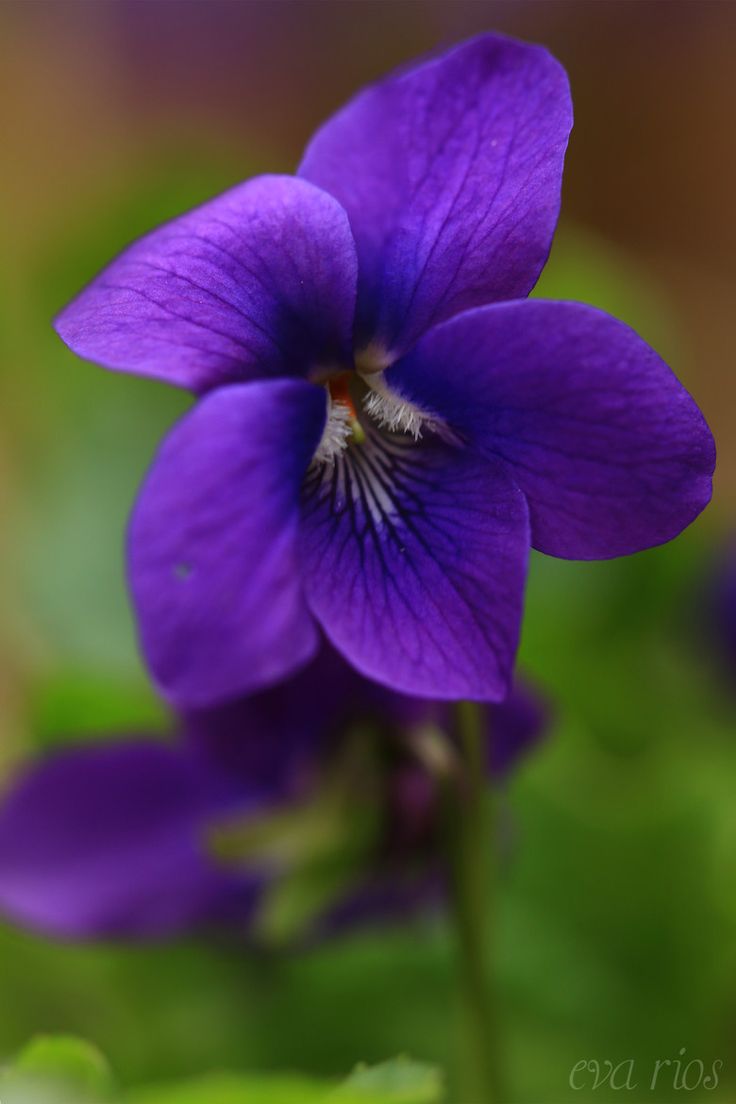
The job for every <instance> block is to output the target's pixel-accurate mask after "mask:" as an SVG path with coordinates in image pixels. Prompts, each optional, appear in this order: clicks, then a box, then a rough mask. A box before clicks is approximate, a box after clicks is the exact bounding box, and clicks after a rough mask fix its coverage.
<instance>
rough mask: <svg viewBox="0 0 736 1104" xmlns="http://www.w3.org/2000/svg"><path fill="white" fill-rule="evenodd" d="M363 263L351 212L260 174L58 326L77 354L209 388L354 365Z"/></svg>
mask: <svg viewBox="0 0 736 1104" xmlns="http://www.w3.org/2000/svg"><path fill="white" fill-rule="evenodd" d="M356 273H357V262H356V257H355V247H354V244H353V239H352V236H351V234H350V228H349V226H348V220H347V217H346V215H345V212H344V211H343V210H342V208H341V207H340V205H339V203H337V202H336V201H335V200H334V199H333V198H332V197H331V196H329V195H327V194H326V193H325V192H322V191H320V189H319V188H315V187H314V186H313V185H311V184H308V183H307V182H306V181H303V180H298V179H296V178H295V177H290V176H261V177H256V178H255V179H254V180H249V181H246V183H244V184H239V185H238V186H237V187H235V188H232V189H231V190H230V191H228V192H225V193H224V194H223V195H221V196H218V197H217V198H216V199H213V200H210V202H209V203H205V204H203V205H202V206H201V207H197V208H196V210H194V211H190V212H188V213H187V214H185V215H181V216H180V217H179V218H175V219H173V220H172V221H171V222H169V223H166V225H165V226H162V227H160V228H159V229H157V230H153V231H152V232H151V233H150V234H147V235H146V236H145V237H143V238H141V239H140V240H139V241H137V242H135V243H134V244H133V245H131V246H129V247H128V249H126V250H125V251H124V252H123V253H121V254H120V256H119V257H118V258H117V259H116V260H114V261H112V263H111V264H109V265H108V267H107V268H106V269H104V270H103V271H102V272H101V273H100V274H99V276H97V277H96V278H95V279H94V280H93V281H92V283H91V284H89V285H88V286H87V287H86V288H85V289H84V291H82V292H81V293H80V294H79V295H78V296H77V298H76V299H74V301H73V302H72V303H70V304H69V306H68V307H66V308H65V309H64V310H63V311H62V312H61V314H60V315H59V316H58V318H57V319H56V330H57V332H58V334H59V335H60V337H61V338H62V339H63V340H64V341H65V342H66V344H67V345H69V347H70V348H71V349H73V350H74V352H75V353H78V354H79V355H80V356H83V357H87V358H88V359H90V360H95V361H97V363H98V364H102V365H104V366H105V367H106V368H115V369H121V370H123V371H127V372H137V373H139V374H140V375H144V376H153V377H155V378H157V379H162V380H164V381H166V382H167V383H173V384H176V385H178V386H180V387H187V388H189V389H190V390H192V391H197V392H202V391H207V390H209V389H211V388H213V387H217V386H221V385H222V384H226V383H239V382H244V381H246V380H248V379H256V378H262V377H273V376H306V375H308V374H309V373H310V372H312V371H314V370H315V369H316V370H318V371H323V370H324V369H325V368H330V367H333V366H334V365H336V364H338V365H339V364H343V363H345V362H346V361H349V360H350V356H351V353H350V341H351V332H352V324H353V312H354V308H355V286H356Z"/></svg>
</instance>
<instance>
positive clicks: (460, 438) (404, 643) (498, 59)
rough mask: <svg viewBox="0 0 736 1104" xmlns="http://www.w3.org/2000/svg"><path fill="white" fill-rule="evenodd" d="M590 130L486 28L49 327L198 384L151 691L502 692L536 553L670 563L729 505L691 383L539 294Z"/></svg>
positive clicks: (71, 341)
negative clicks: (324, 662) (293, 677)
mask: <svg viewBox="0 0 736 1104" xmlns="http://www.w3.org/2000/svg"><path fill="white" fill-rule="evenodd" d="M571 124H572V109H571V103H570V96H569V89H568V83H567V78H566V76H565V73H564V70H563V69H562V68H561V66H560V65H559V64H558V63H557V62H556V61H555V60H554V59H553V58H552V57H551V56H550V55H549V54H548V53H547V52H546V51H545V50H544V49H542V48H540V47H536V46H529V45H526V44H523V43H520V42H515V41H512V40H510V39H505V38H501V37H497V36H495V35H482V36H480V37H479V38H476V39H473V40H471V41H469V42H467V43H465V44H463V45H460V46H458V47H456V48H454V49H452V50H450V51H448V52H447V53H445V54H444V55H442V56H439V57H437V58H434V59H432V60H429V61H426V62H423V63H421V64H419V65H417V66H414V67H407V68H404V69H403V70H401V71H400V72H398V73H397V74H394V75H392V76H389V77H388V78H386V79H385V80H383V81H381V82H379V83H377V84H375V85H373V86H371V87H369V88H367V89H366V90H364V91H362V92H361V93H359V94H358V95H357V96H356V97H355V98H354V99H353V100H352V101H351V102H350V103H349V104H348V105H347V106H346V107H344V108H343V109H342V110H341V111H339V112H338V113H337V114H336V115H335V116H334V117H333V118H332V119H330V120H329V121H328V122H327V123H326V124H325V125H324V126H323V127H322V128H321V129H320V130H319V131H318V132H317V133H316V135H315V136H314V137H313V139H312V141H311V142H310V144H309V146H308V147H307V150H306V153H305V155H304V158H303V160H302V163H301V166H300V168H299V170H298V175H297V176H295V177H288V176H264V177H259V178H256V179H254V180H251V181H249V182H247V183H245V184H241V185H239V186H238V187H235V188H233V189H232V190H231V191H229V192H227V193H225V194H224V195H222V196H220V197H219V198H217V199H214V200H212V201H211V202H209V203H206V204H205V205H204V206H202V207H200V208H198V209H197V210H195V211H192V212H190V213H189V214H186V215H183V216H182V217H180V218H177V219H175V220H174V221H172V222H170V223H168V224H167V225H165V226H163V227H161V228H160V229H158V230H155V231H153V232H152V233H151V234H149V235H148V236H147V237H145V238H143V239H142V240H140V241H139V242H137V243H135V244H134V245H132V246H131V247H130V248H129V249H127V250H126V251H125V252H124V253H123V254H122V255H121V256H119V257H118V258H117V259H116V260H115V261H113V262H112V263H111V264H110V266H109V267H108V268H107V269H105V270H104V271H103V272H102V274H101V275H99V276H98V277H97V278H96V279H95V280H94V281H93V282H92V283H91V284H90V285H89V286H88V287H87V288H86V289H85V290H84V291H83V292H82V293H81V294H80V295H79V296H78V298H77V299H75V300H74V301H73V302H72V303H71V305H70V306H68V307H67V308H66V309H65V310H64V311H63V312H62V313H61V315H60V316H59V318H58V319H57V323H56V326H57V330H58V332H59V334H60V335H61V337H62V338H63V339H64V341H66V342H67V344H68V345H69V346H70V347H71V348H72V349H74V350H75V351H76V352H77V353H79V354H80V355H82V356H85V357H89V358H90V359H92V360H96V361H98V362H99V363H101V364H103V365H105V366H107V367H109V368H113V369H119V370H124V371H129V372H136V373H140V374H143V375H148V376H153V377H156V378H158V379H162V380H166V381H167V382H169V383H172V384H176V385H178V386H182V387H187V388H190V389H191V390H192V391H194V392H195V393H196V394H197V395H198V396H201V398H200V401H199V402H198V403H197V404H196V406H195V408H194V409H193V410H192V411H191V412H190V413H189V414H188V415H187V416H186V417H184V418H183V419H182V421H181V422H180V423H179V424H178V425H177V426H176V427H175V428H174V429H173V431H172V432H171V434H170V435H169V436H168V438H167V439H166V440H165V442H164V443H163V445H162V447H161V449H160V452H159V454H158V456H157V458H156V460H155V463H154V465H153V467H152V469H151V471H150V473H149V475H148V478H147V480H146V482H145V484H144V486H143V489H142V491H141V494H140V497H139V499H138V502H137V505H136V507H135V510H134V513H133V517H132V521H131V526H130V533H129V571H130V584H131V588H132V594H133V598H134V602H135V605H136V608H137V613H138V619H139V625H140V633H141V640H142V646H143V651H144V653H145V655H146V657H147V660H148V663H149V665H150V668H151V670H152V672H153V674H154V676H155V678H156V680H157V682H158V684H159V685H160V687H161V689H162V691H163V692H164V693H165V694H166V695H167V696H168V697H169V698H170V699H171V700H172V701H174V702H176V703H178V704H179V705H185V706H208V705H211V704H213V703H215V702H217V701H221V700H225V699H228V698H233V697H235V696H237V695H238V694H241V693H244V692H249V691H252V690H256V689H259V688H261V687H263V686H266V685H268V684H271V683H273V682H275V681H276V680H277V679H279V678H282V677H284V676H286V675H288V674H289V673H291V672H293V671H294V670H295V669H297V667H298V666H299V665H301V664H303V663H304V662H306V661H307V660H308V659H309V657H310V656H312V655H314V653H315V651H316V649H317V646H318V626H320V625H321V626H322V628H323V629H324V631H325V632H326V634H327V636H328V637H329V638H330V639H331V641H332V642H333V644H335V645H336V646H337V647H338V648H339V649H340V651H341V652H342V653H343V654H344V655H345V656H346V658H347V659H348V660H349V661H350V662H351V663H352V664H353V665H354V666H355V667H356V668H357V669H358V670H360V671H361V672H363V673H364V674H366V675H368V676H370V677H372V678H374V679H376V680H378V681H380V682H382V683H384V684H386V685H388V686H391V687H393V688H395V689H397V690H401V691H404V692H406V693H411V694H420V695H423V696H428V695H431V696H432V697H435V698H443V699H453V698H461V697H469V698H474V699H478V700H498V699H500V698H502V697H503V695H504V694H505V693H506V690H507V687H508V685H509V680H510V677H511V671H512V668H513V662H514V656H515V652H516V647H517V642H518V636H519V627H520V621H521V612H522V601H523V589H524V581H525V575H526V567H527V558H528V553H529V547H530V545H532V546H533V547H535V548H537V549H540V550H541V551H543V552H546V553H548V554H551V555H554V556H561V557H565V558H570V559H598V558H607V557H611V556H618V555H624V554H627V553H631V552H635V551H637V550H639V549H642V548H647V547H649V546H651V545H656V544H659V543H661V542H663V541H667V540H669V539H670V538H672V537H674V536H675V535H676V534H677V533H679V532H680V531H681V530H682V529H683V528H684V527H685V526H687V525H688V524H689V523H690V522H691V521H692V520H693V519H694V518H695V517H696V516H697V515H698V513H699V512H700V511H701V510H702V509H703V507H704V506H705V505H706V503H707V502H708V500H709V497H710V493H711V474H712V471H713V467H714V462H715V461H714V446H713V441H712V437H711V435H710V432H709V430H708V428H707V426H706V424H705V422H704V420H703V418H702V415H701V414H700V411H699V410H698V408H697V406H696V405H695V403H694V402H693V400H692V399H691V398H690V396H689V395H688V393H687V392H686V391H685V390H684V388H683V387H682V386H681V385H680V384H679V383H678V381H677V380H676V378H675V377H674V376H673V375H672V373H671V371H670V369H669V368H668V367H667V366H666V365H665V364H664V363H663V361H662V360H661V359H660V358H659V357H658V356H657V354H656V353H655V352H654V351H653V350H652V349H651V348H649V347H648V346H647V345H646V344H645V343H644V342H643V341H642V340H641V339H640V338H639V337H638V336H637V335H636V334H635V333H633V332H632V331H631V330H630V329H629V328H628V327H627V326H625V325H624V324H623V323H621V322H618V321H616V320H614V319H612V318H610V317H609V316H607V315H605V314H604V313H602V312H601V311H599V310H596V309H594V308H592V307H587V306H583V305H581V304H578V303H554V302H545V301H541V300H536V301H534V300H529V299H527V298H526V296H527V295H528V293H529V292H530V291H531V289H532V288H533V286H534V284H535V282H536V280H537V278H538V276H539V273H540V271H541V269H542V267H543V265H544V263H545V260H546V257H547V254H548V251H549V248H550V243H551V239H552V235H553V232H554V227H555V224H556V220H557V215H558V211H559V200H560V184H561V176H562V166H563V158H564V151H565V148H566V144H567V139H568V134H569V131H570V127H571Z"/></svg>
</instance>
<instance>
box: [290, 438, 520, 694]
mask: <svg viewBox="0 0 736 1104" xmlns="http://www.w3.org/2000/svg"><path fill="white" fill-rule="evenodd" d="M528 544H529V533H528V525H527V513H526V503H525V501H524V497H523V495H522V494H521V492H520V491H519V490H518V488H516V486H515V485H514V484H513V483H512V481H511V480H510V479H509V478H508V476H507V475H506V474H505V473H504V471H503V470H502V469H501V466H500V465H499V464H494V463H489V462H488V461H486V460H484V459H482V458H481V457H478V456H474V455H472V454H470V453H469V452H468V451H466V450H463V449H460V448H454V447H452V446H450V445H445V444H443V443H441V442H439V441H437V440H436V439H435V440H427V441H422V442H420V443H416V442H414V441H413V440H410V439H405V438H383V437H381V436H379V435H378V434H373V433H371V434H370V436H369V439H368V441H367V442H366V443H365V444H364V445H360V446H355V447H352V448H350V449H349V450H348V451H347V453H346V454H343V455H342V456H340V457H338V458H337V460H336V462H335V464H334V466H333V467H331V468H330V467H325V468H322V469H319V468H314V469H313V470H312V472H311V473H310V477H309V478H308V480H307V483H306V484H305V491H304V507H303V521H302V530H301V542H300V547H301V559H302V563H303V569H304V579H305V584H304V585H305V594H306V597H307V601H308V602H309V605H310V608H311V609H312V612H313V613H314V615H315V616H316V617H317V618H318V620H319V621H320V622H321V624H322V626H323V628H324V630H325V632H326V633H327V635H328V637H329V638H330V639H331V641H332V642H333V644H334V645H335V646H336V647H338V648H339V649H340V651H342V653H343V654H344V655H345V656H346V657H347V659H349V660H350V662H351V663H353V664H354V665H355V666H356V667H357V668H358V670H359V671H361V672H362V673H363V674H365V675H368V676H369V677H370V678H374V679H376V680H377V681H379V682H382V683H385V684H386V685H388V686H391V687H393V688H394V689H396V690H400V691H402V692H404V693H407V694H417V695H422V696H425V697H429V698H462V697H470V698H479V699H488V700H496V699H498V698H501V697H503V696H504V694H505V692H506V688H507V684H508V680H509V676H510V673H511V669H512V666H513V661H514V655H515V652H516V646H517V641H518V635H519V625H520V620H521V609H522V600H523V588H524V579H525V574H526V562H527V553H528Z"/></svg>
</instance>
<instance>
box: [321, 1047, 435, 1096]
mask: <svg viewBox="0 0 736 1104" xmlns="http://www.w3.org/2000/svg"><path fill="white" fill-rule="evenodd" d="M442 1093H443V1079H442V1074H441V1073H440V1071H439V1070H438V1069H437V1068H436V1067H435V1066H428V1065H425V1064H424V1063H422V1062H415V1061H413V1060H412V1059H411V1058H407V1057H406V1056H404V1055H400V1056H399V1057H398V1058H391V1059H390V1060H389V1061H388V1062H381V1063H380V1065H377V1066H366V1065H363V1064H361V1065H358V1066H356V1067H355V1069H354V1070H353V1072H352V1073H351V1075H350V1077H349V1078H348V1079H347V1081H346V1082H345V1084H344V1085H342V1086H340V1088H339V1089H337V1090H336V1092H335V1093H333V1095H332V1096H331V1097H330V1104H347V1102H348V1100H349V1101H350V1104H352V1102H353V1100H356V1101H357V1100H361V1099H362V1100H365V1101H370V1102H371V1104H373V1102H375V1104H439V1101H440V1100H441V1099H442Z"/></svg>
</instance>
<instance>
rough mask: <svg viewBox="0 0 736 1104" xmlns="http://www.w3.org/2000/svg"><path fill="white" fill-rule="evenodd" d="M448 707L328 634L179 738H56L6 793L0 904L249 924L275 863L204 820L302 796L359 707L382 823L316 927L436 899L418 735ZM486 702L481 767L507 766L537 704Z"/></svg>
mask: <svg viewBox="0 0 736 1104" xmlns="http://www.w3.org/2000/svg"><path fill="white" fill-rule="evenodd" d="M335 687H337V691H335ZM448 717H449V708H448V707H447V706H443V705H441V704H437V703H432V702H426V701H419V700H417V699H408V698H404V697H403V696H401V695H398V694H394V693H393V692H391V691H388V690H384V689H383V688H382V687H379V686H377V685H376V684H374V683H370V682H368V681H367V680H365V679H362V678H361V677H360V676H359V675H358V674H356V673H355V672H354V671H353V670H352V669H351V668H349V667H348V665H347V664H346V663H345V662H344V661H343V660H342V659H341V658H340V657H339V656H338V655H337V653H334V652H332V651H329V650H327V649H323V650H322V651H321V652H320V653H319V655H318V656H317V658H316V659H315V660H313V661H312V662H311V663H310V664H309V665H308V667H306V668H305V669H304V670H303V671H301V672H300V673H299V674H297V675H296V676H295V677H294V678H292V679H291V680H289V681H288V682H286V683H284V684H283V685H282V686H280V687H278V688H277V689H271V690H266V691H262V692H261V693H259V694H256V695H254V696H252V697H249V698H243V699H241V700H239V701H236V702H233V703H231V704H230V705H228V706H223V707H220V708H219V709H216V710H212V711H207V712H196V713H192V714H189V715H187V716H183V717H182V718H181V722H180V731H179V733H178V737H177V739H176V741H175V742H172V743H168V744H167V743H163V742H161V741H160V740H154V739H151V738H144V737H140V738H135V739H131V738H129V739H122V740H118V741H115V742H105V743H101V744H96V745H90V744H87V745H84V746H79V747H76V748H69V749H66V750H62V751H59V752H55V753H54V754H52V755H51V756H50V757H49V758H47V759H45V760H43V761H42V762H40V763H38V764H34V765H31V766H30V767H29V768H28V769H27V771H26V772H25V774H23V775H22V776H21V777H20V778H19V779H18V780H17V781H16V782H15V784H14V785H13V786H12V787H11V788H10V790H9V792H8V793H7V795H6V797H5V800H4V802H3V803H2V805H0V913H2V914H3V915H4V916H5V917H7V918H9V919H11V920H14V921H15V922H17V923H21V924H24V925H27V926H29V927H32V928H35V929H38V930H40V931H43V932H46V933H49V934H51V935H55V936H59V937H63V938H72V939H89V938H101V937H116V938H156V937H159V938H160V937H164V936H170V935H173V934H176V933H179V932H183V931H187V930H190V929H200V928H203V927H208V928H228V929H232V928H235V929H236V930H239V931H242V932H244V933H246V934H247V933H248V931H249V928H250V926H251V924H252V922H253V920H254V917H255V916H256V914H257V910H258V909H259V906H260V905H261V904H262V901H263V894H264V890H265V889H266V888H267V887H268V886H269V885H270V884H271V880H272V878H275V877H277V876H278V874H279V873H280V871H279V870H278V868H277V867H276V866H274V868H273V869H272V870H271V869H269V862H266V863H265V864H264V863H263V862H260V863H255V862H251V864H250V866H249V865H248V862H245V864H244V867H243V866H241V865H226V864H224V863H223V862H221V861H219V860H217V859H216V858H215V857H214V853H213V852H212V851H211V850H210V849H209V847H208V832H209V831H210V830H211V829H212V828H213V827H216V826H218V825H223V824H228V823H231V822H233V823H236V824H240V823H244V824H246V825H249V824H252V823H257V822H258V821H259V819H260V821H261V822H263V820H264V818H268V817H272V816H273V815H274V813H278V812H279V811H280V810H293V809H295V808H297V809H298V808H299V807H300V803H307V802H309V800H310V798H311V797H313V796H314V795H315V794H316V793H318V792H319V786H320V782H321V780H322V779H323V778H324V776H325V774H326V773H327V772H328V771H329V769H330V765H331V763H334V761H335V758H334V753H335V752H336V751H339V749H340V747H344V741H345V734H346V730H347V729H349V728H350V726H352V725H355V724H357V723H366V722H368V723H372V724H373V725H374V726H380V738H377V739H375V740H374V741H372V742H373V743H375V745H377V746H378V747H379V748H380V749H381V751H382V753H383V756H384V758H385V762H384V763H383V765H382V772H381V777H382V778H383V783H382V786H381V790H380V791H379V792H378V794H377V795H376V796H375V800H376V801H378V803H379V806H378V807H379V810H380V815H379V820H378V833H377V836H376V838H375V840H374V841H373V843H372V844H371V846H370V848H369V850H368V852H367V853H366V854H365V856H364V857H363V862H362V863H361V864H360V865H359V866H358V868H357V869H355V870H354V871H350V872H349V873H350V880H349V884H347V885H346V887H345V890H344V892H340V893H338V894H336V896H335V899H334V900H333V901H332V902H331V906H330V907H329V908H326V909H325V913H324V916H323V917H321V918H320V919H319V923H318V925H317V928H318V930H321V931H322V932H327V931H334V930H335V928H338V927H339V928H343V927H345V926H347V925H352V924H354V923H355V922H357V921H359V920H363V921H366V920H373V919H376V918H390V917H394V916H396V915H403V914H404V913H405V912H407V911H408V910H410V909H412V908H415V907H417V906H419V905H422V904H426V903H427V902H428V901H431V900H435V899H437V898H438V895H439V890H440V887H441V884H442V882H441V876H440V869H439V859H438V847H439V843H438V839H437V829H438V819H439V787H438V783H437V782H436V781H435V780H434V779H433V778H432V777H431V776H430V774H429V773H428V772H427V770H426V769H425V768H424V767H423V766H422V765H421V763H420V761H419V760H418V759H416V758H415V757H413V756H412V754H411V750H410V749H411V739H412V737H413V736H414V735H416V734H417V733H418V732H420V731H423V730H426V728H427V726H428V725H431V724H442V723H444V722H445V721H446V720H447V719H448ZM487 717H488V721H489V726H490V727H489V749H490V748H492V749H493V750H492V751H491V750H489V770H491V771H492V772H495V773H496V774H497V775H498V776H499V777H500V776H502V775H505V774H506V773H507V772H508V771H509V770H510V769H511V767H512V766H513V764H514V763H515V762H516V761H517V760H518V759H519V757H520V756H522V755H523V754H524V752H525V751H526V750H528V749H529V748H530V747H531V746H532V745H533V744H534V743H535V741H536V740H538V738H539V737H540V735H541V734H542V731H543V729H544V726H545V723H546V709H545V707H544V706H543V705H542V704H541V703H540V701H539V699H538V698H537V697H536V695H533V694H531V692H530V691H529V690H526V689H522V688H520V689H519V690H515V691H514V692H513V693H512V694H511V696H510V697H509V698H508V700H507V701H506V702H504V703H503V704H501V705H495V706H489V707H487ZM357 797H358V798H359V797H360V795H357ZM373 799H374V795H373V793H372V792H371V794H370V800H373ZM339 830H343V831H345V830H346V829H345V825H344V824H343V825H341V826H338V833H337V834H339ZM337 842H338V843H339V841H337ZM269 861H270V862H273V860H269ZM287 873H288V871H287Z"/></svg>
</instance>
